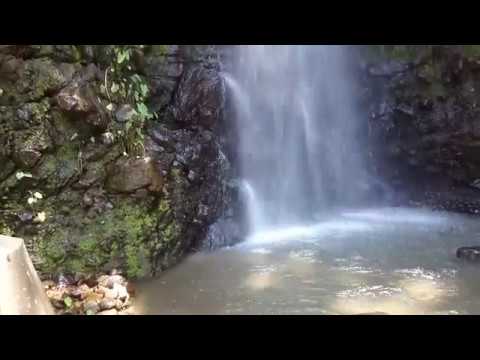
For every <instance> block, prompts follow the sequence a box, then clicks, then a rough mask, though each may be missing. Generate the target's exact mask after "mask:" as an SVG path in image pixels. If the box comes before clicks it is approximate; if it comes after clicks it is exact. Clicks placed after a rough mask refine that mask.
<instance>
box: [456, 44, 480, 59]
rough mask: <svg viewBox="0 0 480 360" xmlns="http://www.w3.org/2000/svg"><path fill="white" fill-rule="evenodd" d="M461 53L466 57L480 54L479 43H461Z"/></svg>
mask: <svg viewBox="0 0 480 360" xmlns="http://www.w3.org/2000/svg"><path fill="white" fill-rule="evenodd" d="M461 47H462V50H463V53H464V55H465V56H468V57H479V56H480V45H461Z"/></svg>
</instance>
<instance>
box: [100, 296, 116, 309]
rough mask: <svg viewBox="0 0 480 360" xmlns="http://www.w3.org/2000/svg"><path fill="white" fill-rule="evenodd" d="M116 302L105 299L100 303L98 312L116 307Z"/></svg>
mask: <svg viewBox="0 0 480 360" xmlns="http://www.w3.org/2000/svg"><path fill="white" fill-rule="evenodd" d="M116 305H117V301H116V300H115V299H110V298H105V299H103V300H102V301H100V310H110V309H113V308H114V307H116Z"/></svg>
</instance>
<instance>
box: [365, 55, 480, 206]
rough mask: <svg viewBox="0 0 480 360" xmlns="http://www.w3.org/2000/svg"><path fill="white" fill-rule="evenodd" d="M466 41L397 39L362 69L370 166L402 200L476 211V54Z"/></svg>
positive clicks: (479, 113) (479, 167)
mask: <svg viewBox="0 0 480 360" xmlns="http://www.w3.org/2000/svg"><path fill="white" fill-rule="evenodd" d="M472 46H473V47H474V46H476V45H472ZM467 47H468V46H427V45H425V46H400V45H399V46H396V48H394V51H392V52H391V53H389V54H385V53H384V54H383V55H381V56H377V57H376V58H374V59H373V60H370V61H369V62H368V64H367V66H366V67H365V68H364V71H363V74H364V76H363V80H364V82H363V83H364V90H365V91H364V94H365V97H364V101H365V102H364V104H365V106H366V108H367V109H368V110H367V111H368V113H369V120H368V129H369V143H370V155H371V160H372V164H373V168H374V171H375V172H376V174H377V175H378V176H379V177H381V178H383V179H384V180H385V182H386V183H387V184H389V185H390V186H391V187H392V188H393V189H395V190H396V192H397V193H399V194H403V195H405V196H404V198H403V199H401V201H402V202H407V203H408V202H410V203H412V204H422V205H427V206H429V207H433V208H437V209H444V210H452V211H460V212H466V213H471V214H477V213H479V212H480V191H479V190H478V187H477V186H476V185H475V184H476V183H477V182H478V179H480V157H479V156H478V155H479V154H480V152H479V151H478V150H479V149H480V147H479V143H480V131H479V125H478V124H479V120H480V107H479V103H478V91H479V89H480V85H479V84H480V77H479V76H480V73H479V69H480V68H479V63H480V61H479V59H480V57H479V56H480V53H478V52H477V53H472V52H471V50H472V48H470V47H469V48H468V49H467ZM477 47H478V46H477ZM467 50H468V51H467Z"/></svg>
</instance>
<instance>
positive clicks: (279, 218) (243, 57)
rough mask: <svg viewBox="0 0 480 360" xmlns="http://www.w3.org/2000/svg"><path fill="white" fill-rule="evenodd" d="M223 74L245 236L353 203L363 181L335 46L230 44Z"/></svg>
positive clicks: (342, 55)
mask: <svg viewBox="0 0 480 360" xmlns="http://www.w3.org/2000/svg"><path fill="white" fill-rule="evenodd" d="M234 51H235V57H234V58H235V63H234V64H233V68H232V71H231V72H230V73H229V74H226V75H225V82H226V84H227V86H228V89H229V90H230V95H231V99H232V104H233V110H234V113H235V118H236V125H237V133H238V136H239V148H238V152H239V153H238V159H239V162H240V164H239V166H240V172H241V176H242V178H243V180H244V186H243V187H244V194H245V196H246V203H247V206H248V209H247V212H248V218H249V219H250V224H249V225H250V231H251V233H257V232H259V231H263V230H265V229H273V228H279V227H282V228H283V227H284V226H288V227H290V226H298V225H299V224H300V225H304V224H310V223H312V222H313V221H314V219H315V215H316V214H318V213H322V212H325V211H327V210H328V209H331V208H332V207H344V206H354V205H356V204H357V203H359V202H361V201H362V199H363V196H364V195H363V193H362V191H361V189H362V187H364V186H365V184H366V183H368V178H367V176H366V172H365V166H364V159H363V154H364V153H365V152H366V151H363V148H362V144H361V141H360V135H359V125H360V121H359V117H358V114H357V112H356V111H355V106H354V95H355V94H353V90H352V81H351V78H350V76H349V68H348V56H347V53H346V49H345V47H342V46H304V45H288V46H283V45H282V46H274V45H248V46H236V47H235V49H234Z"/></svg>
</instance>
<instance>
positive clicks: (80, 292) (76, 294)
mask: <svg viewBox="0 0 480 360" xmlns="http://www.w3.org/2000/svg"><path fill="white" fill-rule="evenodd" d="M89 292H90V288H89V287H88V286H87V285H86V284H83V285H81V286H79V287H78V288H76V289H74V290H73V291H72V292H71V293H70V296H72V297H73V298H75V299H80V300H84V299H85V298H86V297H87V295H88V294H89Z"/></svg>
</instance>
